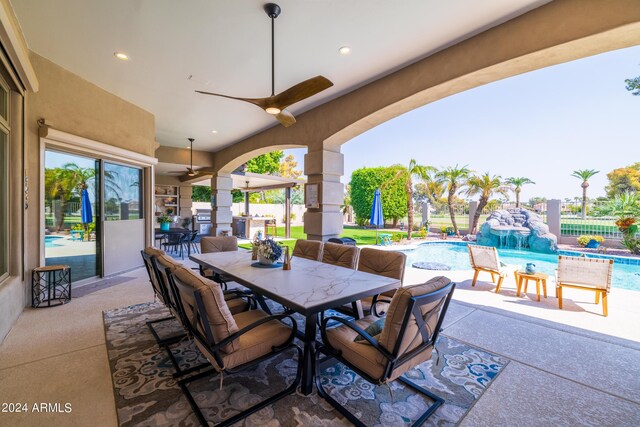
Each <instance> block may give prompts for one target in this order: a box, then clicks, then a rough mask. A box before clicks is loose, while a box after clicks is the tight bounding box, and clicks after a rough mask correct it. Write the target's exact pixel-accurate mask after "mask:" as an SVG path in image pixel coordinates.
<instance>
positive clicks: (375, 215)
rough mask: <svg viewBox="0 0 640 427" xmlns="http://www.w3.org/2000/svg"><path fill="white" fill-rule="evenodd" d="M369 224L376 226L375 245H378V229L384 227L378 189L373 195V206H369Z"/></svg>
mask: <svg viewBox="0 0 640 427" xmlns="http://www.w3.org/2000/svg"><path fill="white" fill-rule="evenodd" d="M369 223H370V224H371V225H375V226H376V245H377V244H378V227H380V226H384V216H383V215H382V199H381V198H380V189H379V188H376V192H375V193H374V194H373V204H372V205H371V218H369Z"/></svg>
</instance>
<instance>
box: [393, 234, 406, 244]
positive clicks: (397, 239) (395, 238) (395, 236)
mask: <svg viewBox="0 0 640 427" xmlns="http://www.w3.org/2000/svg"><path fill="white" fill-rule="evenodd" d="M403 237H404V235H403V234H402V233H393V234H392V235H391V240H392V241H393V242H396V243H399V242H401V241H402V238H403Z"/></svg>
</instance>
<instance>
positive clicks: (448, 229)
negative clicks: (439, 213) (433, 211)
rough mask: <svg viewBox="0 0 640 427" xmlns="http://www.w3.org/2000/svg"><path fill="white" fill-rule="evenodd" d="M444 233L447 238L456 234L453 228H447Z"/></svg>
mask: <svg viewBox="0 0 640 427" xmlns="http://www.w3.org/2000/svg"><path fill="white" fill-rule="evenodd" d="M446 233H447V235H449V236H453V235H454V234H455V233H456V229H455V228H453V227H447V229H446Z"/></svg>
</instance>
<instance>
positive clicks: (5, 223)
mask: <svg viewBox="0 0 640 427" xmlns="http://www.w3.org/2000/svg"><path fill="white" fill-rule="evenodd" d="M8 111H9V89H8V88H7V86H6V85H5V83H4V82H3V81H0V279H2V278H3V277H4V276H6V275H7V274H8V272H9V162H8V160H7V158H8V156H9V115H8Z"/></svg>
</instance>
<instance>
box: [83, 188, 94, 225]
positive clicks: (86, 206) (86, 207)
mask: <svg viewBox="0 0 640 427" xmlns="http://www.w3.org/2000/svg"><path fill="white" fill-rule="evenodd" d="M80 199H81V210H82V223H83V224H91V223H92V222H93V213H92V212H91V200H90V199H89V192H88V191H87V189H86V188H84V189H83V190H82V193H80Z"/></svg>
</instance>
